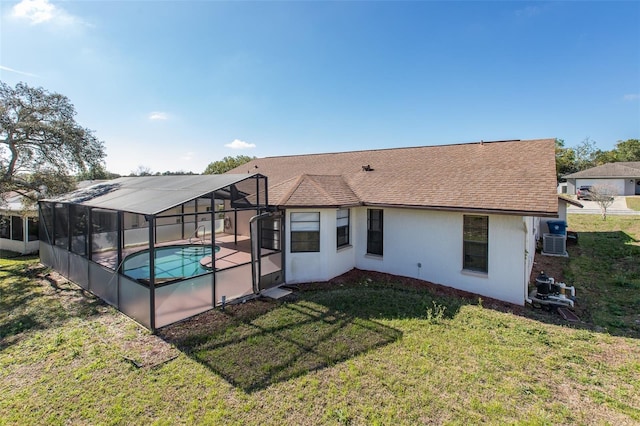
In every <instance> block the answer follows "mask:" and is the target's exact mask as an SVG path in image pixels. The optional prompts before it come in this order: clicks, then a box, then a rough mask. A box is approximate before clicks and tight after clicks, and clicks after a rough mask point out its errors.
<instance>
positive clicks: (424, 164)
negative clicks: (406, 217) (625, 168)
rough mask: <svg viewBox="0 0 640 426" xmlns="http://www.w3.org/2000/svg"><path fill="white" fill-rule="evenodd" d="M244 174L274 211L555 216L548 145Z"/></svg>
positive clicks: (293, 159)
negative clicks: (259, 184) (366, 209)
mask: <svg viewBox="0 0 640 426" xmlns="http://www.w3.org/2000/svg"><path fill="white" fill-rule="evenodd" d="M367 165H368V166H370V168H371V169H373V170H371V171H364V170H363V166H367ZM256 166H257V168H256ZM247 171H248V172H250V173H254V172H258V173H261V174H263V175H266V176H267V177H268V181H269V198H270V200H269V201H270V204H272V205H279V206H289V207H290V206H327V207H329V206H337V205H354V204H356V203H359V204H364V205H388V206H400V207H415V208H429V209H445V210H477V211H496V212H506V213H523V214H538V215H550V216H553V215H556V214H557V210H558V198H557V191H556V169H555V140H554V139H537V140H528V141H508V142H484V143H470V144H459V145H440V146H426V147H412V148H394V149H380V150H369V151H353V152H340V153H328V154H310V155H295V156H284V157H267V158H260V159H256V160H252V161H251V162H249V163H247V164H244V165H242V166H240V167H237V168H236V169H234V170H231V171H230V172H229V173H246V172H247Z"/></svg>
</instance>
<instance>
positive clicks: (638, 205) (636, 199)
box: [627, 195, 640, 211]
mask: <svg viewBox="0 0 640 426" xmlns="http://www.w3.org/2000/svg"><path fill="white" fill-rule="evenodd" d="M627 207H629V208H630V209H631V210H636V211H640V196H637V195H636V196H633V197H627Z"/></svg>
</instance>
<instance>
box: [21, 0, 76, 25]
mask: <svg viewBox="0 0 640 426" xmlns="http://www.w3.org/2000/svg"><path fill="white" fill-rule="evenodd" d="M12 14H13V16H14V17H15V18H20V19H26V20H28V21H29V23H30V24H31V25H38V24H43V23H45V22H49V23H54V24H57V25H62V26H71V25H78V24H80V25H87V24H86V23H85V22H84V21H82V20H81V19H80V18H78V17H75V16H73V15H70V14H69V13H68V12H67V11H66V10H64V9H62V8H60V7H58V6H55V5H53V4H51V3H49V0H22V1H21V2H20V3H18V4H16V5H15V6H13V13H12Z"/></svg>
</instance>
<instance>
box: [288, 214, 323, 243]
mask: <svg viewBox="0 0 640 426" xmlns="http://www.w3.org/2000/svg"><path fill="white" fill-rule="evenodd" d="M290 219H291V252H292V253H303V252H318V251H320V212H296V213H291V216H290Z"/></svg>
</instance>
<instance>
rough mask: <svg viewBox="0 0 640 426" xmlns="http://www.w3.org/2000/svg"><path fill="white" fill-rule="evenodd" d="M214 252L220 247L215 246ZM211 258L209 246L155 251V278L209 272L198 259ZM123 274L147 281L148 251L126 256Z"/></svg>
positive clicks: (191, 246) (177, 247)
mask: <svg viewBox="0 0 640 426" xmlns="http://www.w3.org/2000/svg"><path fill="white" fill-rule="evenodd" d="M215 251H216V252H218V251H220V247H218V246H215ZM205 256H211V246H201V245H181V246H167V247H158V248H156V249H155V278H156V279H173V278H175V279H179V278H186V277H193V276H196V275H201V274H204V273H207V272H210V270H209V269H207V268H204V267H202V265H200V259H202V258H203V257H205ZM123 270H124V274H125V275H127V276H129V277H131V278H134V279H147V280H148V279H149V276H150V273H149V271H150V269H149V250H143V251H140V252H137V253H134V254H131V255H129V256H127V258H126V259H125V260H124V264H123Z"/></svg>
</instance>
